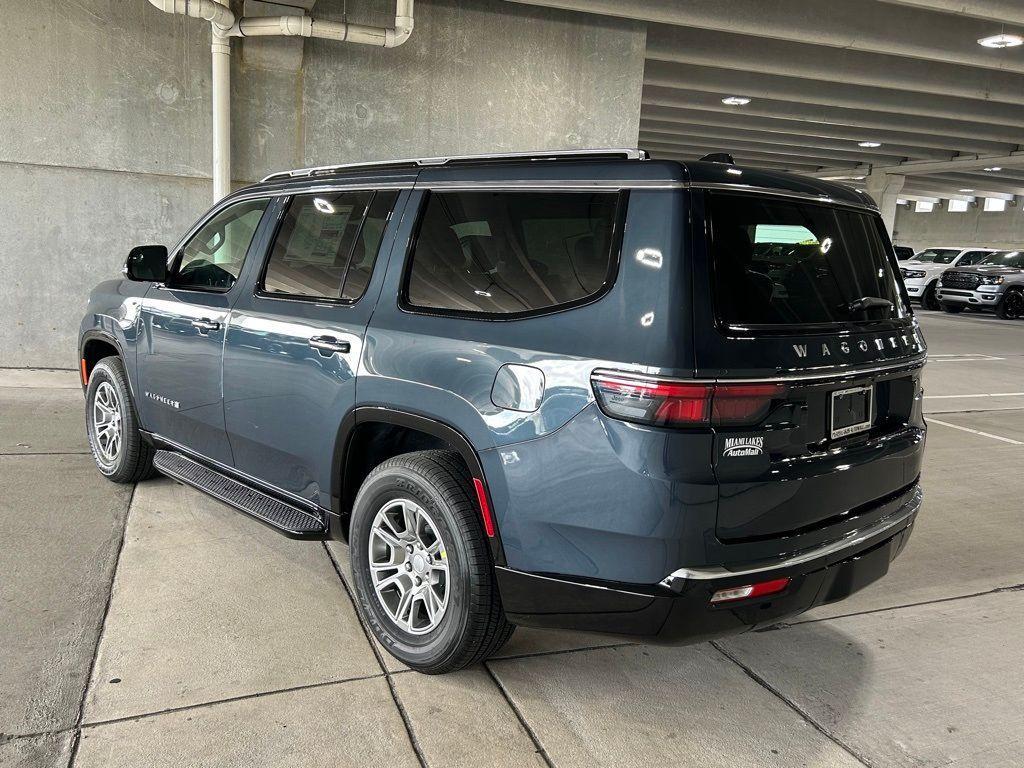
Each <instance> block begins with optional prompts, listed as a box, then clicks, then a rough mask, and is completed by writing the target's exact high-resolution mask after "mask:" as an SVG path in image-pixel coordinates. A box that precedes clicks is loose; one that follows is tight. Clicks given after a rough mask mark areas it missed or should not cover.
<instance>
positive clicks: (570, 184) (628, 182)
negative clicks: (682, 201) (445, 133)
mask: <svg viewBox="0 0 1024 768" xmlns="http://www.w3.org/2000/svg"><path fill="white" fill-rule="evenodd" d="M686 186H687V185H686V182H683V181H667V180H662V179H504V180H502V179H492V180H483V181H472V180H468V179H466V180H454V179H445V180H440V179H439V180H436V181H417V182H416V187H415V188H416V189H435V190H437V191H439V192H474V191H480V190H487V191H503V192H550V191H554V192H591V191H594V190H600V191H603V192H621V191H623V190H628V189H686Z"/></svg>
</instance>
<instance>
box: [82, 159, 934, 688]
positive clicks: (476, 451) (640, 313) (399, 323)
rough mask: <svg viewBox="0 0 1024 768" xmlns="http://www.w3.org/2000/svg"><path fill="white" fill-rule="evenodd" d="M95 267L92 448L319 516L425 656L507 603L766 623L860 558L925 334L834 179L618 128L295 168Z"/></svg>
mask: <svg viewBox="0 0 1024 768" xmlns="http://www.w3.org/2000/svg"><path fill="white" fill-rule="evenodd" d="M125 275H126V279H123V280H114V281H109V282H105V283H102V284H100V285H99V286H97V287H96V288H95V290H93V292H92V295H91V298H90V299H89V304H88V307H87V310H86V313H85V316H84V318H83V320H82V326H81V335H80V346H79V352H80V355H79V356H80V359H81V367H82V384H83V387H84V388H85V391H86V426H87V432H88V439H89V444H90V447H91V449H92V453H93V456H94V458H95V460H96V464H97V466H98V467H99V470H100V472H101V473H102V474H103V475H105V476H106V477H108V478H109V479H111V480H113V481H117V482H134V481H137V480H140V479H142V478H146V477H149V476H151V475H152V474H153V473H154V472H155V471H156V472H161V473H163V474H166V475H169V476H170V477H173V478H176V479H178V480H180V481H181V482H184V483H188V484H190V485H193V486H195V487H197V488H199V489H200V490H202V491H204V492H206V493H209V494H212V495H214V496H216V497H217V498H219V499H221V500H223V501H224V502H226V503H228V504H231V505H233V506H234V507H236V508H237V509H239V510H240V511H242V512H245V513H246V514H248V515H251V516H252V517H254V518H256V519H258V520H260V521H262V522H264V523H266V524H268V525H270V526H272V527H273V528H275V529H276V530H278V531H280V532H282V533H284V534H286V535H289V536H293V537H299V538H312V539H325V538H328V537H334V538H337V539H341V540H343V541H346V542H348V544H349V547H350V554H351V558H350V559H351V568H352V584H353V593H354V596H355V600H356V604H357V607H358V610H359V612H360V614H361V616H362V618H363V619H364V620H365V622H366V625H367V626H368V627H369V629H370V630H371V631H372V632H373V634H374V635H375V637H376V638H377V639H378V640H379V641H380V643H381V644H382V645H383V646H384V647H385V648H386V649H387V650H388V651H390V652H391V653H392V654H393V655H394V656H396V657H397V658H399V659H400V660H401V661H403V662H404V663H406V664H407V665H409V666H411V667H412V668H414V669H417V670H420V671H423V672H430V673H438V672H446V671H449V670H454V669H458V668H460V667H463V666H465V665H467V664H472V663H475V662H477V661H479V660H481V659H484V658H487V657H488V656H489V655H491V654H493V653H495V652H496V651H497V650H498V649H499V648H500V647H501V646H502V644H503V643H505V641H507V640H508V638H509V636H510V635H511V634H512V630H513V629H514V628H515V626H516V625H520V624H521V625H527V626H535V627H549V628H561V629H576V630H587V631H606V632H612V633H615V634H618V635H627V636H633V637H637V638H645V637H651V638H657V639H658V640H660V641H664V642H696V641H698V640H702V639H706V638H711V637H717V636H721V635H725V634H730V633H734V632H741V631H744V630H748V629H751V628H753V627H758V626H765V625H770V624H772V623H776V622H778V621H780V620H781V619H783V618H785V617H787V616H792V615H794V614H796V613H800V612H802V611H805V610H807V609H808V608H811V607H812V606H815V605H820V604H822V603H829V602H833V601H837V600H842V599H843V598H845V597H847V596H848V595H850V594H851V593H853V592H855V591H856V590H859V589H861V588H862V587H864V586H866V585H867V584H869V583H871V582H873V581H875V580H876V579H879V578H881V577H882V576H883V575H884V574H885V573H886V572H887V571H888V569H889V564H890V562H891V561H892V560H893V558H895V557H896V556H897V555H898V554H899V553H900V552H901V551H902V550H903V547H904V546H905V545H906V543H907V540H908V539H909V537H910V533H911V529H912V527H913V524H914V520H915V518H916V516H917V513H918V510H919V508H920V506H921V501H922V491H921V487H920V484H919V478H920V473H921V465H922V460H923V454H924V446H925V432H926V426H925V422H924V417H923V413H922V394H923V393H922V384H921V380H922V369H923V366H924V364H925V358H926V347H925V342H924V339H923V337H922V335H921V332H920V329H919V326H918V323H917V320H916V319H915V318H914V316H913V313H912V311H911V309H910V306H909V302H908V300H907V298H906V293H905V291H904V290H903V287H902V285H901V283H900V280H899V277H898V275H897V266H896V261H895V257H894V255H893V252H892V245H891V243H890V242H889V238H888V235H887V233H886V230H885V225H884V223H883V221H882V217H881V216H880V214H879V212H878V210H877V208H876V207H875V206H874V204H873V202H872V201H871V200H870V198H868V197H867V196H866V195H863V194H861V193H858V192H857V191H855V190H852V189H850V188H849V187H846V186H843V185H840V184H832V183H829V182H826V181H822V180H819V179H811V178H802V177H799V176H795V175H792V174H788V173H771V172H768V171H761V170H757V169H752V168H737V167H736V166H735V165H733V164H732V163H731V160H730V161H729V162H726V161H724V160H722V161H714V162H694V163H686V164H681V163H676V162H669V161H654V160H648V159H647V158H646V153H643V152H640V151H638V150H618V151H594V152H589V153H588V152H582V151H578V152H567V153H537V154H531V155H526V156H524V155H513V156H501V155H497V156H484V157H469V158H428V159H423V160H416V161H402V162H392V163H379V164H372V163H371V164H358V165H355V166H331V167H325V168H312V169H301V170H297V171H291V172H284V173H279V174H274V175H272V176H269V177H267V178H266V179H264V180H263V181H262V182H261V183H259V184H256V185H253V186H249V187H246V188H245V189H241V190H238V191H237V192H235V193H233V194H232V195H230V196H228V197H226V198H225V199H223V200H221V201H220V202H218V203H217V204H216V205H215V206H214V207H213V208H212V209H211V210H210V211H209V212H207V213H206V214H204V215H203V216H202V217H201V218H200V220H199V221H198V222H196V224H195V225H194V226H193V227H192V228H191V229H190V230H189V231H188V232H187V233H186V234H185V236H184V237H183V238H182V239H181V241H180V242H179V243H178V244H177V245H176V246H174V247H173V248H171V249H170V250H168V249H167V248H166V247H163V246H139V247H137V248H135V249H133V251H132V252H131V254H130V255H129V258H128V261H127V264H126V266H125ZM252 557H253V558H258V557H260V551H259V548H254V549H253V552H252ZM296 578H297V579H301V578H303V574H302V573H296ZM328 602H329V601H328ZM251 640H252V642H259V641H260V638H252V639H251ZM338 652H339V653H344V649H340V648H339V649H338Z"/></svg>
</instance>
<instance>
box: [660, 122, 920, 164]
mask: <svg viewBox="0 0 1024 768" xmlns="http://www.w3.org/2000/svg"><path fill="white" fill-rule="evenodd" d="M640 141H641V142H643V141H656V142H660V143H661V144H674V145H677V146H682V147H686V146H696V147H717V148H719V149H720V150H721V151H723V152H742V151H746V150H749V151H751V152H764V153H768V154H775V155H789V156H795V155H806V156H808V157H815V158H824V159H826V160H829V161H832V160H839V161H842V162H849V163H857V164H859V163H864V162H873V163H876V164H879V165H885V164H887V163H888V164H895V163H899V162H902V161H903V160H905V159H906V158H905V157H903V156H902V155H892V154H890V155H880V156H873V157H872V156H869V155H867V154H866V153H865V152H864V150H862V149H860V148H859V147H857V146H856V145H854V146H853V148H852V149H851V148H850V147H847V148H846V149H841V150H839V149H822V148H819V147H811V146H805V145H801V144H796V143H794V144H773V143H770V142H763V141H741V140H739V139H719V138H717V137H715V136H707V135H702V134H699V133H694V134H689V135H683V134H679V133H666V132H664V131H658V130H652V129H650V128H648V127H646V126H645V125H644V124H643V123H641V124H640Z"/></svg>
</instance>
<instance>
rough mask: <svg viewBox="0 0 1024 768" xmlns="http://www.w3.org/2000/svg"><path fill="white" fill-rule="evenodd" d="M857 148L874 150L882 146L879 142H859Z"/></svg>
mask: <svg viewBox="0 0 1024 768" xmlns="http://www.w3.org/2000/svg"><path fill="white" fill-rule="evenodd" d="M857 146H858V147H864V148H865V149H874V148H875V147H880V146H882V142H880V141H859V142H857Z"/></svg>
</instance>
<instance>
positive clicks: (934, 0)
mask: <svg viewBox="0 0 1024 768" xmlns="http://www.w3.org/2000/svg"><path fill="white" fill-rule="evenodd" d="M882 2H883V3H891V4H893V5H909V6H913V7H915V8H926V9H928V10H930V11H941V12H943V13H952V14H956V15H959V16H970V17H972V18H975V19H985V20H986V21H995V22H1003V23H1006V24H1018V25H1021V26H1024V5H1022V4H1021V3H1020V0H882Z"/></svg>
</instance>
